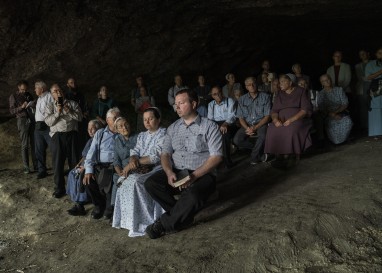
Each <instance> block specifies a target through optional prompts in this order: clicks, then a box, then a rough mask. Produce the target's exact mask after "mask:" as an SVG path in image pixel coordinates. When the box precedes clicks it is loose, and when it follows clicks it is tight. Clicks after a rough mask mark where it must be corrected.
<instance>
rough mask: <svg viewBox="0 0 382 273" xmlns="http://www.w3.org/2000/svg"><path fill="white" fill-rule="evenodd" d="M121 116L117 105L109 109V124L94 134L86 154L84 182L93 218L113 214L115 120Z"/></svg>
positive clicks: (107, 120)
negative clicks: (91, 206)
mask: <svg viewBox="0 0 382 273" xmlns="http://www.w3.org/2000/svg"><path fill="white" fill-rule="evenodd" d="M119 116H120V111H119V109H118V108H117V107H114V108H111V109H109V110H108V111H107V113H106V123H107V126H106V128H104V129H100V130H98V131H97V133H96V134H95V135H94V138H93V142H92V145H91V146H90V149H89V151H88V153H87V155H86V159H85V164H84V166H85V176H84V180H83V183H84V184H85V186H86V191H87V193H88V194H89V196H90V197H91V199H92V202H93V205H94V209H93V212H92V214H91V216H92V218H93V219H100V218H101V217H102V216H104V217H105V218H106V219H110V218H111V217H112V215H113V207H112V206H111V193H112V190H111V189H112V182H113V165H112V163H113V161H114V144H115V139H116V137H117V132H116V131H115V128H114V121H115V120H116V119H117V118H118V117H119Z"/></svg>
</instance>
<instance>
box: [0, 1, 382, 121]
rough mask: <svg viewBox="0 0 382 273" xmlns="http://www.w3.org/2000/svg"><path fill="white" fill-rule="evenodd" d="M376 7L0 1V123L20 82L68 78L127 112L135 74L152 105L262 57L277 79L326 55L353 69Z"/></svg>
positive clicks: (368, 43) (371, 37) (254, 65)
mask: <svg viewBox="0 0 382 273" xmlns="http://www.w3.org/2000/svg"><path fill="white" fill-rule="evenodd" d="M381 2H382V1H354V0H351V1H346V0H339V1H335V2H334V1H328V0H320V1H312V0H305V1H304V0H290V1H281V0H279V1H276V0H274V1H270V0H257V1H249V0H238V1H233V0H211V1H203V2H202V1H191V0H186V1H174V0H167V1H160V0H150V1H139V0H132V1H122V0H108V1H100V0H93V1H90V0H72V1H48V0H30V1H21V0H16V1H9V0H6V1H3V3H2V5H1V6H0V18H1V19H0V40H1V42H0V95H1V97H2V98H4V99H2V100H1V102H0V116H7V115H8V110H7V108H8V105H7V99H5V98H8V96H9V94H10V93H11V92H12V91H13V90H15V88H16V87H15V85H16V83H17V81H18V80H20V79H27V80H29V81H30V82H31V83H33V81H34V80H36V79H43V80H45V81H46V82H47V83H48V84H51V83H53V82H59V83H62V84H64V83H65V82H66V79H67V78H68V77H69V76H74V77H75V78H76V79H77V82H78V83H79V85H80V87H81V89H82V90H83V91H84V92H85V93H87V96H88V97H89V100H92V99H93V98H94V97H95V93H96V91H97V90H98V88H99V86H100V85H101V84H106V85H108V86H109V87H110V89H111V91H112V94H113V96H115V97H116V98H117V99H118V100H120V101H121V102H122V104H123V105H124V106H125V107H127V106H128V103H127V102H128V97H129V92H130V90H131V88H132V87H133V85H134V77H135V76H136V75H139V74H143V75H145V77H146V78H147V81H148V82H149V84H150V86H152V88H153V89H154V90H155V92H156V94H157V95H156V97H157V100H159V101H160V102H165V94H166V91H167V89H168V88H169V86H170V85H171V84H172V79H173V75H174V74H175V73H181V74H182V75H184V78H185V79H184V80H185V83H186V84H188V85H189V86H194V85H195V83H196V79H195V76H196V74H197V73H199V72H202V73H205V74H206V75H207V78H208V79H209V80H210V83H219V84H223V83H224V75H225V74H226V73H227V72H234V73H236V74H237V78H238V79H239V80H240V81H242V80H243V79H244V78H245V77H246V76H248V75H252V74H256V73H258V72H259V71H260V63H261V61H262V60H263V59H265V58H268V59H270V61H271V63H272V66H273V69H274V70H276V71H277V72H289V71H290V67H291V65H292V64H293V63H294V62H301V63H302V65H303V68H304V70H305V72H306V73H307V74H310V75H311V76H312V77H313V78H317V77H318V76H319V75H320V74H321V73H323V72H324V71H325V69H326V67H328V66H329V65H330V64H331V55H332V52H333V50H336V49H341V50H343V51H344V61H345V62H348V63H350V64H352V65H353V64H355V63H356V62H357V61H358V50H359V49H360V48H362V47H366V48H368V49H370V50H372V51H374V50H375V49H376V47H378V46H380V45H382V40H381V38H380V35H378V32H379V21H380V20H378V18H379V16H380V11H382V3H381Z"/></svg>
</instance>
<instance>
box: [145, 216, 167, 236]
mask: <svg viewBox="0 0 382 273" xmlns="http://www.w3.org/2000/svg"><path fill="white" fill-rule="evenodd" d="M145 232H146V234H147V235H148V236H149V237H150V238H151V239H157V238H159V237H162V236H163V235H165V234H166V233H165V230H164V227H163V225H162V223H161V221H160V219H158V220H156V221H155V222H154V223H153V224H151V225H149V226H148V227H147V228H146V230H145Z"/></svg>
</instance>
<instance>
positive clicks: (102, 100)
mask: <svg viewBox="0 0 382 273" xmlns="http://www.w3.org/2000/svg"><path fill="white" fill-rule="evenodd" d="M116 106H117V104H116V103H115V101H114V99H112V98H110V97H109V91H108V89H107V87H106V86H105V85H102V86H101V88H100V89H99V92H98V98H97V99H96V100H95V101H94V103H93V108H92V117H93V118H96V119H97V120H98V121H99V122H101V123H102V124H103V126H106V113H107V111H108V110H109V109H111V108H113V107H116Z"/></svg>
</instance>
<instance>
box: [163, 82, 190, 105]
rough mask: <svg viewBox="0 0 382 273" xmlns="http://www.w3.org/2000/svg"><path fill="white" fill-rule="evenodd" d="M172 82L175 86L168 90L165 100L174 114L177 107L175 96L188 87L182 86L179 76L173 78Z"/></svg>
mask: <svg viewBox="0 0 382 273" xmlns="http://www.w3.org/2000/svg"><path fill="white" fill-rule="evenodd" d="M174 82H175V85H174V86H173V87H171V88H170V89H169V90H168V94H167V100H168V103H169V104H170V106H171V107H172V108H173V109H174V112H176V111H177V110H176V109H177V107H176V105H175V96H176V94H177V93H178V92H179V91H180V90H183V89H188V87H187V86H183V80H182V77H181V76H180V75H176V76H175V77H174Z"/></svg>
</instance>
